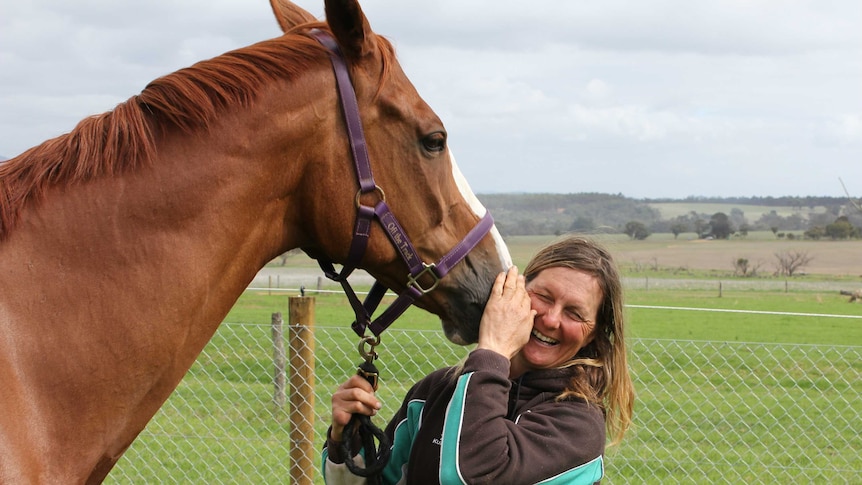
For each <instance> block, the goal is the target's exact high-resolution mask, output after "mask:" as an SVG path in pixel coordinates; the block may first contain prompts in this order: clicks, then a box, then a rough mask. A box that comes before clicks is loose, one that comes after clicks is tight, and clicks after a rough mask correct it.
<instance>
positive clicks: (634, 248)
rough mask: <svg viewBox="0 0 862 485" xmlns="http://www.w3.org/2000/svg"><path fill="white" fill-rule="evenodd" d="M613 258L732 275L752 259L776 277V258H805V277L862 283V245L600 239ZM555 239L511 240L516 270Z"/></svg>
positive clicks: (665, 236) (764, 240)
mask: <svg viewBox="0 0 862 485" xmlns="http://www.w3.org/2000/svg"><path fill="white" fill-rule="evenodd" d="M596 237H597V238H599V239H601V240H602V241H603V242H604V243H605V245H606V246H608V248H609V249H610V250H611V252H613V254H614V256H615V257H616V258H617V262H618V263H619V264H620V265H623V266H628V265H632V264H638V265H642V266H645V267H652V266H658V267H660V268H671V269H675V268H682V269H686V270H718V271H728V272H732V271H733V262H734V261H735V260H737V259H739V258H745V259H748V261H749V264H750V265H751V266H759V272H760V273H761V274H764V275H768V274H772V273H773V272H774V271H775V264H776V257H775V254H776V253H783V252H804V253H806V254H807V255H808V256H809V257H811V262H810V263H809V264H807V265H806V266H805V267H804V268H802V270H801V271H802V272H803V273H808V274H822V275H836V276H839V275H841V276H851V277H859V278H862V241H859V240H852V241H805V240H794V241H788V240H785V239H775V238H773V237H770V238H766V237H753V238H749V239H733V240H726V241H719V240H703V239H691V238H684V237H683V236H680V238H679V239H674V238H673V236H672V235H670V234H653V235H651V236H650V237H649V238H647V239H646V240H643V241H632V240H629V238H628V237H626V236H620V235H607V236H596ZM552 239H553V236H523V237H520V236H519V237H511V238H507V243H508V244H509V248H510V250H511V251H512V255H513V258H514V259H515V262H516V264H519V265H524V264H526V261H527V260H528V259H529V257H530V255H531V254H532V253H533V252H535V248H538V247H539V246H541V245H542V244H544V243H545V242H547V241H550V240H552Z"/></svg>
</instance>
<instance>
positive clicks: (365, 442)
mask: <svg viewBox="0 0 862 485" xmlns="http://www.w3.org/2000/svg"><path fill="white" fill-rule="evenodd" d="M366 344H368V345H369V346H370V347H371V350H370V351H369V352H366V351H365V348H364V346H365V345H366ZM378 344H380V337H376V338H375V337H363V339H362V340H361V341H360V342H359V354H360V355H362V357H363V358H364V359H365V361H364V362H363V363H361V364H359V368H358V370H357V374H359V375H360V376H362V377H364V378H365V380H367V381H368V383H369V384H371V387H372V388H373V389H374V390H375V391H376V390H377V384H378V380H379V377H380V371H378V370H377V366H375V365H374V359H376V358H377V353H376V352H375V351H374V347H375V346H376V345H378ZM354 436H359V440H360V442H361V445H362V450H363V451H364V456H365V468H362V467H360V466H359V465H357V464H356V463H354V462H353V458H352V456H353V455H352V453H351V450H350V443H352V442H353V441H354V440H353V437H354ZM375 439H376V440H377V443H375ZM391 445H392V443H390V441H389V437H388V436H386V433H384V432H383V430H381V429H380V428H378V427H377V426H375V425H374V423H372V422H371V417H370V416H366V415H364V414H354V415H353V417H351V418H350V422H348V423H347V426H345V427H344V432H343V438H342V440H341V450H340V451H341V456H343V457H345V459H344V463H345V464H346V465H347V469H348V470H350V473H353V474H354V475H358V476H360V477H365V478H367V479H368V484H369V485H380V484H381V483H383V476H382V475H383V468H384V467H385V466H386V463H387V462H388V461H389V455H390V453H391V452H392V450H391V448H392V446H391Z"/></svg>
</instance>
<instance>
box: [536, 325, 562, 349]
mask: <svg viewBox="0 0 862 485" xmlns="http://www.w3.org/2000/svg"><path fill="white" fill-rule="evenodd" d="M530 333H531V334H532V335H533V337H536V338H537V339H538V340H539V341H540V342H544V343H546V344H548V345H557V344H558V343H559V342H557V341H556V340H554V339H552V338H551V337H548V336H545V335H542V334H540V333H539V332H538V331H536V329H535V328H534V329H533V331H532V332H530Z"/></svg>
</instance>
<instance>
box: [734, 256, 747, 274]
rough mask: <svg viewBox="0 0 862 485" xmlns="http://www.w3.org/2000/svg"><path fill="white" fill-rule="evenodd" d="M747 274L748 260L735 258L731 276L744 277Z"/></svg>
mask: <svg viewBox="0 0 862 485" xmlns="http://www.w3.org/2000/svg"><path fill="white" fill-rule="evenodd" d="M746 274H748V259H746V258H736V259H735V260H734V261H733V276H745V275H746Z"/></svg>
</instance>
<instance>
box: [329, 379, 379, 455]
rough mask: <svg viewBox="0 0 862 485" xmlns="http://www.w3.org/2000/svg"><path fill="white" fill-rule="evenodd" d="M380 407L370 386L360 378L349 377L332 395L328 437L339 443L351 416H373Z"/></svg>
mask: <svg viewBox="0 0 862 485" xmlns="http://www.w3.org/2000/svg"><path fill="white" fill-rule="evenodd" d="M380 407H381V404H380V401H378V400H377V397H376V396H375V395H374V389H372V387H371V384H369V383H368V381H367V380H365V378H363V377H361V376H358V375H355V376H353V377H351V378H350V379H348V380H347V381H346V382H345V383H344V384H342V385H340V386H338V389H337V390H336V391H335V393H333V394H332V429H331V431H330V433H329V437H330V438H331V439H332V440H334V441H341V440H342V433H343V431H344V427H345V426H347V423H348V422H350V417H351V416H352V415H353V414H356V413H358V414H365V415H366V416H374V415H375V414H377V411H378V410H379V409H380Z"/></svg>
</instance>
